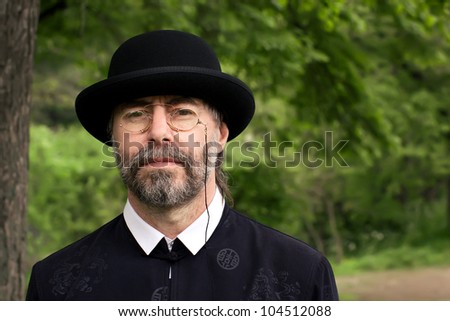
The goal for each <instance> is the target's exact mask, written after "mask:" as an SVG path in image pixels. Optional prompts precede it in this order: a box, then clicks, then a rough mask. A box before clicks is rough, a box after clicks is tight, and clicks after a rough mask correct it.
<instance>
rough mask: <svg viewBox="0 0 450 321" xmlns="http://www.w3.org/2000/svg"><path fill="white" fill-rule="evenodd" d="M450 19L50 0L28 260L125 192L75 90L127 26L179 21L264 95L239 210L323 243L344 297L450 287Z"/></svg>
mask: <svg viewBox="0 0 450 321" xmlns="http://www.w3.org/2000/svg"><path fill="white" fill-rule="evenodd" d="M449 18H450V4H449V2H448V1H426V0H397V1H395V0H392V1H384V0H360V1H358V0H353V1H351V0H333V1H325V0H324V1H316V0H272V1H269V0H261V1H258V0H254V1H233V0H222V1H219V0H217V1H208V0H185V1H175V0H168V1H164V0H109V1H100V0H89V1H88V0H41V4H40V16H39V25H38V34H37V45H36V55H35V65H34V68H35V70H34V76H33V104H32V108H31V119H32V123H31V134H30V135H31V143H30V168H29V204H28V242H27V244H28V256H27V266H28V273H29V270H30V269H31V266H32V264H33V263H34V262H36V261H37V260H40V259H42V258H44V257H45V256H47V255H48V254H50V253H51V252H53V251H55V250H57V249H59V248H61V247H63V246H65V245H67V244H69V243H70V242H72V241H74V240H76V239H78V238H80V237H82V236H84V235H86V234H87V233H89V232H91V231H93V230H94V229H96V228H97V227H99V226H100V225H101V224H103V223H105V222H107V221H108V220H110V219H112V218H113V217H115V216H117V215H118V214H120V213H121V212H122V209H123V206H124V203H125V200H126V193H125V188H124V186H123V184H122V182H121V180H120V178H119V175H118V172H117V169H115V168H114V167H113V166H102V165H104V164H105V161H106V162H108V163H111V161H112V160H113V159H112V156H111V155H112V154H111V151H110V150H108V149H107V148H105V147H104V146H102V144H101V143H99V142H98V141H96V140H95V139H94V138H92V137H91V136H90V135H89V134H88V133H87V132H86V131H85V130H84V129H83V128H82V127H81V126H80V125H79V123H78V121H77V118H76V115H75V112H74V107H73V105H74V99H75V97H76V95H77V94H78V93H79V92H80V90H82V89H83V88H85V87H86V86H88V85H91V84H92V83H94V82H97V81H99V80H102V79H104V78H105V77H106V74H107V69H108V66H109V61H110V58H111V55H112V53H113V52H114V50H115V49H116V48H117V47H118V46H119V45H120V44H121V43H122V42H123V41H125V40H126V39H128V38H129V37H131V36H134V35H136V34H139V33H142V32H145V31H150V30H155V29H178V30H183V31H187V32H191V33H194V34H197V35H199V36H201V37H202V38H204V39H205V40H207V41H208V42H209V43H210V44H211V45H212V47H213V48H214V49H215V50H216V53H217V55H218V56H219V59H220V60H221V62H222V69H223V71H224V72H226V73H229V74H232V75H235V76H237V77H239V78H241V79H243V80H244V81H245V82H246V83H247V84H248V85H249V86H250V87H251V88H252V90H253V91H254V94H255V96H256V99H257V111H256V115H255V118H254V120H253V122H252V123H251V125H250V127H248V129H247V130H246V131H245V132H244V133H243V134H242V135H241V136H239V137H238V138H237V139H236V143H234V145H233V146H234V147H236V146H238V148H233V149H232V150H231V152H230V151H229V153H228V155H227V160H226V164H225V166H226V169H227V172H228V173H229V176H230V185H231V191H232V194H233V197H234V207H235V208H236V209H238V210H240V211H242V212H244V213H246V214H247V215H249V216H250V217H253V218H255V219H257V220H258V221H261V222H263V223H265V224H268V225H270V226H272V227H274V228H276V229H279V230H281V231H283V232H285V233H287V234H290V235H293V236H295V237H296V238H299V239H301V240H303V241H305V242H307V243H309V244H311V245H312V246H313V247H315V248H317V249H318V250H320V251H322V252H323V253H325V255H326V256H327V257H328V258H329V259H330V261H331V263H332V265H333V267H334V270H335V274H336V276H337V280H338V287H339V289H340V294H341V298H342V299H344V300H397V299H398V300H410V299H415V300H450V205H449V201H450V161H449V153H448V151H449V149H450V148H449V147H450V128H449V125H450V122H449V113H450V19H449ZM268 133H270V139H271V141H273V142H274V143H273V144H272V145H273V146H275V147H273V148H270V149H268V148H264V146H266V147H267V145H264V143H263V142H264V137H266V138H267V134H268ZM330 133H331V134H330ZM247 141H251V142H253V143H252V145H251V146H250V147H251V148H248V147H249V145H243V143H244V142H247ZM283 142H285V143H283ZM308 142H309V143H308ZM311 142H312V144H311ZM242 146H244V147H245V148H243V147H242ZM305 146H306V147H308V146H313V147H314V148H305ZM300 154H301V156H302V157H300V158H299V155H300ZM249 155H250V156H251V157H249Z"/></svg>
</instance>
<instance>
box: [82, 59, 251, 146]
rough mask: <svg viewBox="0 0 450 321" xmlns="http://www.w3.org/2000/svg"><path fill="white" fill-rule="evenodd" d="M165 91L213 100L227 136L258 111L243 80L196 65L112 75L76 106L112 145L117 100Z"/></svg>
mask: <svg viewBox="0 0 450 321" xmlns="http://www.w3.org/2000/svg"><path fill="white" fill-rule="evenodd" d="M162 95H181V96H189V97H195V98H200V99H203V100H205V101H207V102H208V103H210V104H212V105H213V107H214V108H216V109H217V110H218V111H219V112H221V113H222V115H223V119H224V122H225V123H226V124H227V126H228V130H229V136H228V140H232V139H234V138H235V137H236V136H238V135H239V134H240V133H241V132H242V131H243V130H244V129H245V128H246V127H247V125H248V124H249V122H250V120H251V119H252V117H253V114H254V112H255V102H254V98H253V94H252V93H251V91H250V89H249V88H248V87H247V86H246V85H245V84H244V83H243V82H242V81H240V80H239V79H237V78H235V77H232V76H230V75H228V74H225V73H222V72H219V71H215V70H210V69H203V68H196V67H161V68H151V69H144V70H139V71H133V72H129V73H126V74H121V75H118V76H113V77H110V78H108V79H105V80H102V81H100V82H98V83H96V84H94V85H92V86H90V87H87V88H86V89H84V90H83V91H82V92H80V94H79V95H78V96H77V98H76V101H75V110H76V113H77V116H78V119H79V120H80V122H81V124H82V125H83V127H84V128H85V129H86V130H87V131H88V132H89V133H90V134H91V135H92V136H94V137H95V138H97V139H98V140H100V141H101V142H103V143H106V144H109V145H110V143H111V142H110V140H111V137H110V135H109V133H108V126H109V122H110V119H111V114H112V111H113V110H114V108H115V107H116V106H117V105H118V104H120V103H123V102H126V101H130V100H132V99H136V98H141V97H148V96H162Z"/></svg>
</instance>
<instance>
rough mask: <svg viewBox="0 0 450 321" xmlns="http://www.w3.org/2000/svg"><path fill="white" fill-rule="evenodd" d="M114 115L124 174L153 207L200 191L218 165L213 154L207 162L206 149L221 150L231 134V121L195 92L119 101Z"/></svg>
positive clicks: (187, 198)
mask: <svg viewBox="0 0 450 321" xmlns="http://www.w3.org/2000/svg"><path fill="white" fill-rule="evenodd" d="M113 120H114V121H113V139H114V140H115V146H116V156H117V157H116V160H117V164H118V167H119V169H120V172H121V175H122V178H123V180H124V182H125V184H126V186H127V187H128V189H129V191H130V192H131V193H132V194H134V196H136V197H137V198H138V199H139V200H140V201H141V202H143V203H144V204H146V205H147V206H151V207H160V208H168V207H177V206H182V205H184V204H186V203H188V202H189V201H190V200H192V199H193V198H194V197H195V196H197V195H198V194H199V193H200V191H201V190H202V188H203V187H204V184H205V180H206V178H205V177H209V172H211V171H212V170H213V166H211V162H212V158H211V157H209V159H208V164H209V166H205V156H206V154H205V152H207V153H208V156H211V155H214V154H216V153H218V152H220V151H221V150H223V147H224V145H225V143H226V140H227V138H228V129H227V127H226V125H225V124H224V123H222V124H219V121H218V120H217V119H216V117H214V114H213V112H212V111H211V109H209V108H207V107H206V106H205V104H204V103H203V102H202V101H201V100H199V99H194V98H186V97H178V96H152V97H145V98H141V99H137V100H134V101H132V102H130V103H126V104H121V105H120V106H118V107H117V108H116V110H115V111H114V115H113ZM207 141H208V142H209V143H208V145H207V148H206V147H205V145H206V143H207ZM205 171H206V172H205ZM208 182H209V183H210V184H211V182H212V183H213V182H214V180H211V179H209V180H208Z"/></svg>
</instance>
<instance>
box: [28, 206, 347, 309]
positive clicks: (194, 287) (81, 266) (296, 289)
mask: <svg viewBox="0 0 450 321" xmlns="http://www.w3.org/2000/svg"><path fill="white" fill-rule="evenodd" d="M169 270H170V274H171V277H170V278H169ZM337 299H338V294H337V289H336V284H335V280H334V276H333V272H332V269H331V267H330V264H329V263H328V261H327V259H326V258H325V257H324V256H323V255H322V254H320V253H319V252H317V251H316V250H314V249H313V248H311V247H310V246H308V245H306V244H305V243H303V242H301V241H298V240H296V239H294V238H292V237H290V236H287V235H285V234H282V233H280V232H278V231H276V230H273V229H271V228H268V227H266V226H264V225H262V224H260V223H257V222H255V221H253V220H251V219H249V218H247V217H245V216H243V215H241V214H239V213H238V212H236V211H235V210H233V209H231V208H229V207H228V206H225V209H224V213H223V215H222V219H221V221H220V223H219V225H218V226H217V228H216V230H215V231H214V233H213V235H212V236H211V238H210V239H209V240H208V242H207V243H206V244H205V246H203V248H202V249H201V250H200V251H199V252H198V253H197V254H196V255H195V256H194V255H192V254H191V253H190V252H189V250H188V249H187V248H186V247H185V246H184V245H183V243H181V241H179V240H176V241H175V244H174V246H173V248H172V251H171V252H169V250H168V248H167V244H166V241H165V240H164V239H162V240H161V242H160V243H159V244H158V245H157V246H156V248H155V249H154V250H153V251H152V252H151V253H150V255H146V254H145V253H144V251H143V250H142V249H141V248H140V246H139V245H138V243H137V242H136V241H135V239H134V237H133V235H132V234H131V232H130V231H129V229H128V227H127V225H126V223H125V220H124V218H123V215H119V216H118V217H116V218H115V219H113V220H112V221H110V222H109V223H107V224H105V225H104V226H102V227H101V228H99V229H98V230H97V231H95V232H93V233H91V234H89V235H87V236H86V237H84V238H82V239H81V240H79V241H77V242H75V243H73V244H71V245H69V246H67V247H66V248H64V249H62V250H60V251H58V252H56V253H54V254H52V255H50V256H49V257H47V258H46V259H44V260H42V261H40V262H38V263H36V264H35V266H34V267H33V271H32V274H31V280H30V284H29V287H28V293H27V300H201V301H206V300H221V301H226V300H236V301H237V300H337Z"/></svg>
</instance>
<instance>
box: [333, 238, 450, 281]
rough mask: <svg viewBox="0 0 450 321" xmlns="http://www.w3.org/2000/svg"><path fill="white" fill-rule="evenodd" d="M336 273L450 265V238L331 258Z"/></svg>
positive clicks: (351, 273)
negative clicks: (356, 255)
mask: <svg viewBox="0 0 450 321" xmlns="http://www.w3.org/2000/svg"><path fill="white" fill-rule="evenodd" d="M331 264H332V265H333V270H334V273H335V274H336V275H339V276H341V275H354V274H359V273H362V272H368V271H384V270H393V269H413V268H419V267H427V266H442V265H450V240H440V241H434V242H433V243H430V244H424V245H420V246H411V245H401V246H398V247H395V248H387V249H384V250H379V251H378V252H375V253H367V254H363V255H361V256H358V257H349V258H345V259H344V260H343V261H342V262H340V263H336V262H333V261H332V260H331Z"/></svg>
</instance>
